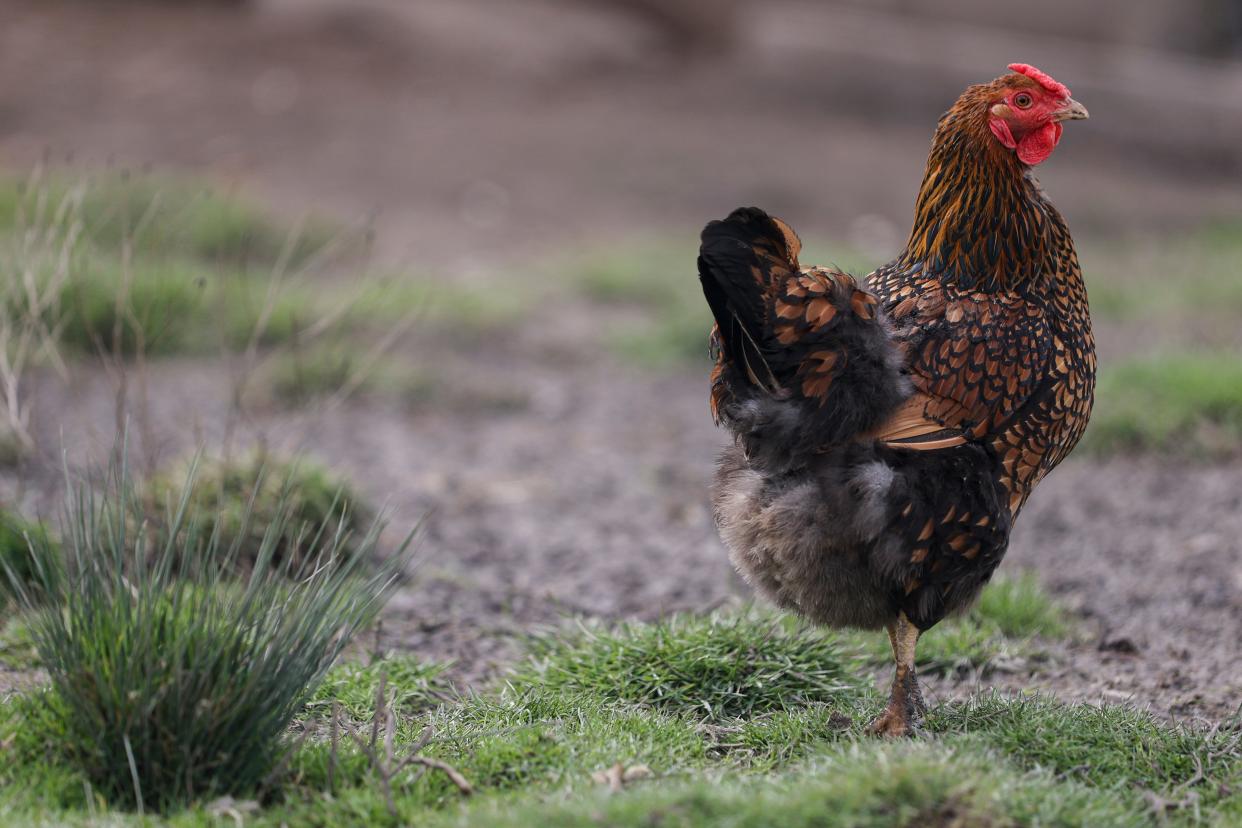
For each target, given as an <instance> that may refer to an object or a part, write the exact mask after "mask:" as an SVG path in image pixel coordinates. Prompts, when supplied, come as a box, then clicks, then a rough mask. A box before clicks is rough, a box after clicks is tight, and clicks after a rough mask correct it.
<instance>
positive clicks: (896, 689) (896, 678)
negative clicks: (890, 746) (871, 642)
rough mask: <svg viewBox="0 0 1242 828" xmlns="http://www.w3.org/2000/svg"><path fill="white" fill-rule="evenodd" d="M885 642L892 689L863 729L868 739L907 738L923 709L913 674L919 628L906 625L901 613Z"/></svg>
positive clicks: (907, 623)
mask: <svg viewBox="0 0 1242 828" xmlns="http://www.w3.org/2000/svg"><path fill="white" fill-rule="evenodd" d="M888 640H889V643H890V644H892V646H893V661H894V662H895V663H896V670H895V672H894V674H893V688H892V691H891V693H890V694H889V697H888V705H887V706H886V707H885V708H884V710H883V711H882V712H881V713H880V715H879V716H878V717H877V718H876V720H875V721H874V722H872V723H871V724H870V725H868V727H867V733H869V734H871V735H872V736H891V737H898V736H909V735H911V734H912V733H914V732H915V730H916V729H917V728H918V726H919V725H920V724H921V722H922V719H923V714H924V713H925V712H926V711H927V705H926V703H925V702H924V701H923V692H922V691H921V690H920V689H919V682H918V677H917V676H916V675H915V673H914V648H915V646H916V645H917V644H918V640H919V628H918V627H916V626H914V624H912V623H911V622H910V619H909V618H907V617H906V614H905V613H901V614H900V615H898V616H897V620H896V621H894V622H893V623H892V624H889V625H888Z"/></svg>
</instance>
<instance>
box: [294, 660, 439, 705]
mask: <svg viewBox="0 0 1242 828" xmlns="http://www.w3.org/2000/svg"><path fill="white" fill-rule="evenodd" d="M443 673H444V665H442V664H435V663H429V662H424V661H422V660H421V659H419V658H416V657H415V656H412V655H390V656H388V657H386V658H382V659H376V660H374V661H372V662H370V663H368V664H356V663H345V664H339V665H337V666H336V667H333V668H332V670H331V671H330V672H329V673H328V675H327V677H326V678H325V679H324V680H323V683H322V684H320V685H319V687H318V688H317V689H316V690H315V695H314V696H313V697H312V699H311V701H310V704H309V706H308V709H309V710H310V711H311V713H312V714H328V715H330V714H331V711H332V708H333V706H334V705H338V704H339V705H340V709H341V711H342V712H344V713H345V715H347V716H349V717H350V718H351V719H354V720H356V721H370V720H371V719H372V718H373V717H374V715H375V709H376V708H375V701H376V695H377V693H378V691H379V687H380V682H381V680H382V681H383V683H384V687H385V689H386V690H387V692H386V693H385V696H386V697H387V701H386V704H387V706H388V707H389V708H391V709H392V710H393V711H394V712H395V713H396V714H397V715H399V716H403V717H405V716H411V715H413V714H415V713H418V712H420V711H424V710H427V709H429V708H432V707H435V706H436V705H437V704H439V703H440V702H442V701H445V700H446V699H449V698H452V696H453V691H452V688H451V687H450V686H449V684H448V683H447V682H446V681H445V680H444V678H443Z"/></svg>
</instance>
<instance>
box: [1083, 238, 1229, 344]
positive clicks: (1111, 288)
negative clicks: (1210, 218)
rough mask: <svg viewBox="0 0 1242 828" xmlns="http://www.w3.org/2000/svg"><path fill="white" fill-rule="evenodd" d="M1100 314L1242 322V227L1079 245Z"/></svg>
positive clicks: (1093, 301) (1095, 310)
mask: <svg viewBox="0 0 1242 828" xmlns="http://www.w3.org/2000/svg"><path fill="white" fill-rule="evenodd" d="M1079 250H1080V253H1081V255H1080V259H1081V261H1082V266H1083V273H1084V275H1085V277H1086V279H1087V288H1088V293H1089V294H1090V298H1091V311H1092V314H1093V315H1094V316H1095V317H1096V318H1097V319H1101V320H1107V321H1113V322H1163V323H1169V322H1172V323H1173V324H1175V325H1183V324H1185V323H1186V322H1187V321H1189V320H1194V322H1195V323H1196V328H1197V329H1202V328H1203V327H1204V322H1205V321H1210V320H1216V321H1223V322H1228V323H1234V324H1233V327H1234V328H1236V321H1237V319H1238V318H1239V317H1242V223H1239V222H1237V221H1236V220H1225V221H1217V222H1212V223H1209V224H1206V225H1204V226H1203V227H1200V228H1198V229H1196V230H1191V231H1189V232H1185V233H1181V234H1178V235H1176V236H1158V237H1153V236H1151V235H1144V236H1141V237H1135V238H1127V239H1120V240H1114V241H1095V242H1093V241H1091V240H1089V239H1088V240H1083V241H1082V242H1080V243H1079Z"/></svg>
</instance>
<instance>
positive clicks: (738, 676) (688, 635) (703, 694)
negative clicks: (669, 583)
mask: <svg viewBox="0 0 1242 828" xmlns="http://www.w3.org/2000/svg"><path fill="white" fill-rule="evenodd" d="M532 647H533V652H534V655H533V658H532V660H531V661H530V662H529V663H528V664H527V665H526V666H524V667H523V668H521V670H520V672H519V673H518V677H517V679H516V681H517V682H518V683H525V684H538V685H539V686H541V687H545V688H547V689H549V690H551V691H553V692H557V693H564V694H567V695H577V696H581V695H587V696H591V697H595V698H603V699H606V700H609V701H614V702H625V703H628V704H639V705H646V706H650V707H653V708H655V709H657V710H661V711H665V712H670V713H678V714H689V715H692V716H697V717H700V718H703V719H712V720H718V719H723V718H729V717H736V716H749V715H752V714H755V713H762V712H765V711H770V710H780V709H785V708H787V707H790V706H795V705H800V704H806V703H810V702H828V703H831V702H835V701H840V700H843V699H846V698H848V697H851V696H852V695H853V694H854V693H856V691H857V688H858V684H857V681H856V679H855V678H854V676H853V675H851V673H850V667H851V666H852V664H853V661H852V656H851V654H850V653H848V652H847V651H845V650H844V649H843V648H842V647H841V646H840V645H839V644H838V643H837V642H836V641H835V640H834V639H833V638H832V637H831V636H827V635H821V634H819V633H817V632H815V631H813V630H809V629H806V628H795V627H793V626H791V624H789V623H788V622H787V621H786V620H784V619H779V618H774V617H771V616H764V615H761V614H757V613H755V614H741V615H733V616H727V615H712V616H709V617H696V616H689V615H680V616H673V617H671V618H669V619H668V620H665V621H660V622H657V623H654V624H629V625H624V626H621V627H619V628H617V629H615V630H610V629H603V628H600V627H595V626H582V627H581V628H580V629H579V630H578V631H577V632H576V634H573V635H568V636H552V637H546V638H542V639H537V640H536V641H535V642H533V644H532Z"/></svg>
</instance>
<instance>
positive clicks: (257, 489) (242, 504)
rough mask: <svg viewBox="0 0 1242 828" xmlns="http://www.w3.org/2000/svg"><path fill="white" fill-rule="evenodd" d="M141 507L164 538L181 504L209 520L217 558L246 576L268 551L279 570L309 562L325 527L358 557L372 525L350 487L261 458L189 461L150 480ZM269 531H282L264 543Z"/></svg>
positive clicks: (307, 466)
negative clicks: (335, 532)
mask: <svg viewBox="0 0 1242 828" xmlns="http://www.w3.org/2000/svg"><path fill="white" fill-rule="evenodd" d="M188 468H192V469H193V472H192V473H191V472H190V471H189V470H188ZM187 486H189V487H190V488H189V489H187V488H186V487H187ZM144 500H145V502H146V509H147V518H148V520H150V522H151V523H152V525H154V526H157V527H162V528H161V532H162V533H163V534H167V533H168V532H171V531H173V530H172V528H171V527H168V526H167V521H166V520H163V519H161V518H160V516H161V515H163V514H164V513H166V512H167V511H168V510H169V509H170V508H171V507H174V506H175V505H176V504H177V503H179V502H181V501H182V500H185V501H186V502H187V503H188V504H189V505H190V506H191V507H192V508H193V509H194V510H195V511H196V512H197V513H198V514H201V515H211V516H213V521H214V528H215V531H216V532H217V533H218V534H219V536H220V537H219V544H218V546H217V547H216V549H217V551H218V552H219V553H220V556H221V558H222V559H223V558H224V557H225V556H226V555H227V557H228V559H229V560H230V561H231V562H232V563H233V564H235V565H236V566H237V567H239V568H240V569H241V571H249V569H250V568H251V567H252V566H254V564H255V562H256V561H259V560H260V558H262V556H263V554H264V550H265V549H267V548H268V547H269V546H270V552H271V554H272V555H273V556H274V559H275V561H276V562H277V563H281V564H284V565H288V566H290V567H291V569H290V571H296V568H297V567H299V566H301V565H302V564H303V563H304V562H306V561H307V560H308V559H309V558H311V557H312V556H313V553H314V551H315V549H316V548H317V547H318V544H319V540H318V539H317V538H316V537H315V533H314V530H315V529H317V528H319V527H323V526H332V527H339V528H340V529H341V530H342V531H343V533H344V534H343V535H342V537H341V539H340V542H339V551H340V553H341V555H343V556H344V557H347V558H353V557H355V556H356V555H358V554H361V553H362V550H363V547H364V546H365V545H366V543H367V541H366V528H367V526H369V525H370V524H371V522H372V520H373V518H374V511H373V510H372V509H371V508H370V507H369V506H368V505H367V504H366V502H365V501H364V500H363V499H362V498H361V496H359V495H358V493H357V492H356V491H355V490H354V488H353V487H352V486H351V485H350V483H349V482H348V481H347V480H345V479H344V478H342V477H340V476H339V475H336V474H334V473H332V472H331V471H329V470H328V469H327V468H326V467H324V466H321V465H319V464H317V463H315V462H313V461H312V460H309V459H306V458H295V459H287V458H279V457H271V456H268V455H265V454H264V453H262V452H253V453H251V454H248V455H245V456H243V457H240V458H234V459H230V460H224V459H215V460H211V461H208V462H202V461H201V460H199V459H195V460H193V461H192V462H191V463H190V464H189V467H180V468H175V469H173V470H170V471H168V472H165V473H163V474H160V475H156V476H155V477H154V478H152V479H151V480H150V481H148V482H147V485H146V491H145V495H144ZM273 526H277V527H279V530H280V531H279V532H278V533H277V534H276V536H275V537H269V535H270V534H271V532H272V527H273Z"/></svg>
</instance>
